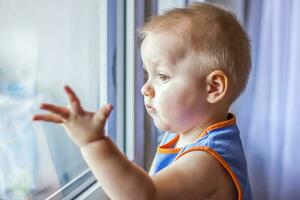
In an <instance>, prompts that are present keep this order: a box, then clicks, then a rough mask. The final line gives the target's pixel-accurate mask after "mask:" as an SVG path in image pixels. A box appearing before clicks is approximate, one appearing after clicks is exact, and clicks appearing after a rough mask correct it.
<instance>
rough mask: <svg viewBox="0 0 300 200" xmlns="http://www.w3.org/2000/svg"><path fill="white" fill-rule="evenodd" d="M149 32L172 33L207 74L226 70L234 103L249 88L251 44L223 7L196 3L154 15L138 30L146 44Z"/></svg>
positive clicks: (231, 99) (139, 35)
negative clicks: (184, 44)
mask: <svg viewBox="0 0 300 200" xmlns="http://www.w3.org/2000/svg"><path fill="white" fill-rule="evenodd" d="M149 32H152V33H158V32H170V33H172V35H176V36H178V37H180V38H182V39H183V40H184V41H185V42H186V43H187V45H188V47H190V48H192V50H193V52H194V57H195V59H194V63H195V64H196V65H195V66H196V67H200V68H201V69H202V70H204V72H207V73H209V72H211V71H213V70H215V69H220V70H222V71H224V72H225V73H226V74H227V75H228V78H229V89H230V88H231V91H232V93H231V94H232V95H230V102H233V101H234V100H235V99H236V98H237V97H238V96H239V95H240V94H241V93H242V91H243V90H244V89H245V87H246V84H247V80H248V76H249V73H250V70H251V55H250V42H249V39H248V36H247V33H246V32H245V30H244V29H243V27H242V26H241V25H240V24H239V22H238V21H237V19H236V18H235V16H234V15H233V14H232V13H231V12H229V11H227V10H225V9H222V8H220V7H217V6H214V5H211V4H205V3H194V4H192V5H190V6H188V7H186V8H175V9H172V10H169V11H167V12H165V13H164V14H163V15H159V16H152V17H151V18H150V20H149V21H148V22H147V23H146V24H145V25H144V26H143V27H142V28H141V29H140V30H138V37H139V41H140V42H142V41H143V40H144V39H145V37H147V34H148V33H149Z"/></svg>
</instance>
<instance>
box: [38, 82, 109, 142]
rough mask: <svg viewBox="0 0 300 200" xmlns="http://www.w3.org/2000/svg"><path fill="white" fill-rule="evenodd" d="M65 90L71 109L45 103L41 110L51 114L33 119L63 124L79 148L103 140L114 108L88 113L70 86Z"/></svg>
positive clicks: (107, 106)
mask: <svg viewBox="0 0 300 200" xmlns="http://www.w3.org/2000/svg"><path fill="white" fill-rule="evenodd" d="M64 89H65V91H66V93H67V95H68V97H69V101H70V106H69V108H67V107H61V106H57V105H53V104H46V103H43V104H41V106H40V108H41V109H44V110H48V111H49V112H50V113H51V114H38V115H34V116H33V118H32V119H33V120H34V121H45V122H53V123H60V124H63V126H64V127H65V129H66V131H67V133H68V134H69V136H70V137H71V139H72V140H73V141H74V142H75V143H76V144H77V145H79V146H83V145H86V144H89V143H91V142H94V141H97V140H101V139H103V138H104V137H105V131H104V128H105V123H106V120H107V118H108V116H109V114H110V112H111V111H112V106H111V105H110V104H107V105H104V106H102V107H101V108H100V109H99V110H97V111H96V112H87V111H85V110H84V109H83V108H82V107H81V105H80V101H79V99H78V98H77V96H76V94H75V93H74V92H73V91H72V89H71V88H70V87H68V86H66V87H65V88H64Z"/></svg>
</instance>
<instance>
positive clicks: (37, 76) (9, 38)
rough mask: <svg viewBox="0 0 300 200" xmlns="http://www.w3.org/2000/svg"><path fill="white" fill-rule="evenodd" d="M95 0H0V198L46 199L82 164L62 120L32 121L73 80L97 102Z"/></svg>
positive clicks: (59, 99) (91, 104)
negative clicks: (52, 121) (45, 104)
mask: <svg viewBox="0 0 300 200" xmlns="http://www.w3.org/2000/svg"><path fill="white" fill-rule="evenodd" d="M99 6H100V4H99V1H98V0H89V1H84V0H75V1H74V0H43V1H40V0H27V1H19V0H9V1H7V0H0V199H14V200H18V199H45V198H46V197H47V196H50V195H51V194H53V193H54V192H55V191H57V190H58V189H60V188H61V187H63V186H64V185H66V184H67V183H69V182H70V181H72V180H73V179H74V178H75V177H77V176H78V175H79V174H81V173H82V172H84V171H85V170H86V169H87V166H86V164H85V162H84V161H83V159H82V157H81V155H80V152H79V149H78V147H76V146H75V145H74V144H73V142H72V141H71V140H70V139H69V138H68V136H67V134H66V133H65V131H64V129H63V127H62V126H59V125H54V124H46V123H41V122H32V121H31V120H30V119H31V116H32V115H33V113H37V112H41V111H39V109H38V106H39V104H40V103H41V102H49V103H55V104H59V105H67V98H66V95H65V94H64V92H63V89H62V87H63V85H64V84H69V85H71V86H72V87H73V88H74V89H75V91H76V92H77V94H78V95H79V97H80V98H81V100H82V104H83V106H85V108H87V109H88V110H95V109H96V108H97V107H98V103H99V84H98V83H99V73H98V70H99V55H100V52H99V31H101V30H99V10H100V8H99Z"/></svg>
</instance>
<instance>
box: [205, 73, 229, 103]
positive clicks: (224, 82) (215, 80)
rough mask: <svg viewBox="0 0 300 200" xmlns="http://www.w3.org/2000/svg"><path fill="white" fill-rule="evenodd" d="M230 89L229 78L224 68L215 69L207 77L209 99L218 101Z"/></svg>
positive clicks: (214, 101)
mask: <svg viewBox="0 0 300 200" xmlns="http://www.w3.org/2000/svg"><path fill="white" fill-rule="evenodd" d="M227 89H228V78H227V75H226V74H225V73H224V72H223V71H222V70H215V71H213V72H211V73H210V74H209V75H208V76H207V77H206V92H207V101H208V102H209V103H216V102H218V101H220V100H221V99H223V98H224V96H225V94H226V91H227Z"/></svg>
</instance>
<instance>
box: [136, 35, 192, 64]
mask: <svg viewBox="0 0 300 200" xmlns="http://www.w3.org/2000/svg"><path fill="white" fill-rule="evenodd" d="M186 52H187V48H186V45H185V43H184V41H182V39H180V38H179V37H176V36H172V35H169V34H168V33H149V34H148V35H147V36H146V37H145V39H144V41H143V43H142V46H141V55H142V59H143V62H144V63H145V64H146V65H152V66H156V65H160V64H164V62H169V63H170V64H172V63H174V62H177V61H178V60H179V59H182V58H183V57H184V56H185V55H186Z"/></svg>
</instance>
